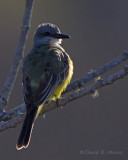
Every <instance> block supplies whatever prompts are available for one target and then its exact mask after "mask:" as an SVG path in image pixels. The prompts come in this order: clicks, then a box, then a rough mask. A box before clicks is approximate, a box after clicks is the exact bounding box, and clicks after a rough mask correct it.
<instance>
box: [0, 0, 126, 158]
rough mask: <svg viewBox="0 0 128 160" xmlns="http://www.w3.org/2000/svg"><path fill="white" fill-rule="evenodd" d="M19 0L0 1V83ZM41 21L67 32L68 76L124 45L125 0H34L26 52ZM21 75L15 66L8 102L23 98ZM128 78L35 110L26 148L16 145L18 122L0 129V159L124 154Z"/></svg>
mask: <svg viewBox="0 0 128 160" xmlns="http://www.w3.org/2000/svg"><path fill="white" fill-rule="evenodd" d="M24 5H25V2H24V1H21V0H12V1H9V0H8V1H4V0H1V1H0V50H1V51H0V54H1V56H0V87H2V86H3V84H4V81H5V79H6V76H7V73H8V70H9V67H10V65H11V62H12V59H13V53H14V50H15V47H16V44H17V40H18V37H19V30H20V25H21V19H22V15H23V11H24ZM42 22H51V23H55V24H56V25H57V26H58V27H59V28H60V29H61V31H62V32H63V33H65V34H69V35H71V37H72V38H71V39H70V40H64V42H63V44H62V45H63V47H64V48H65V50H66V51H67V52H68V53H69V54H70V56H71V58H72V60H73V61H74V68H75V70H74V76H73V80H75V79H77V78H79V77H81V76H83V75H84V74H85V73H86V72H88V71H89V70H91V69H96V68H98V67H100V66H101V65H103V64H105V63H106V62H108V61H109V60H111V59H113V58H114V57H116V56H118V55H119V54H120V53H122V52H123V51H124V50H127V49H128V1H127V0H79V1H78V0H69V1H65V0H53V1H51V0H36V2H35V5H34V9H33V16H32V21H31V28H30V32H29V36H28V41H27V46H26V49H25V54H27V53H28V52H29V50H30V49H31V48H32V45H33V42H32V39H33V33H34V31H35V29H36V27H37V25H38V24H40V23H42ZM126 63H127V62H126ZM126 63H125V64H126ZM121 66H122V67H123V65H120V66H119V67H117V68H116V69H114V70H112V71H111V72H109V74H110V73H114V72H116V71H118V70H119V69H121ZM105 75H108V74H105ZM21 79H22V75H21V71H20V73H19V75H18V78H17V81H16V84H15V87H14V90H13V93H12V95H11V99H10V103H9V107H15V106H17V105H19V104H21V103H22V102H23V100H22V99H23V98H22V86H21ZM127 83H128V77H126V78H124V79H122V80H120V81H118V82H116V83H115V84H113V85H110V86H106V87H104V88H102V89H100V91H99V93H100V96H99V97H98V98H96V99H93V98H92V97H91V95H88V96H85V97H83V98H80V99H78V100H76V101H74V102H72V103H69V104H67V105H66V107H64V108H63V109H56V110H53V111H50V112H48V113H47V114H46V118H45V119H44V118H42V117H41V116H40V117H39V118H38V120H37V121H36V123H35V126H34V130H33V134H32V139H31V143H30V145H29V147H28V148H27V149H23V150H20V151H17V150H16V148H15V144H16V142H17V138H18V136H19V132H20V129H21V125H19V126H18V127H16V128H15V129H9V130H6V131H4V132H1V133H0V159H4V160H7V159H13V160H17V159H18V160H23V159H24V160H26V159H31V160H35V159H42V160H50V159H53V160H78V159H79V160H85V159H87V160H103V159H104V160H106V159H107V160H118V159H119V160H123V159H125V160H127V159H128V153H127V151H128V150H127V149H128V116H127V115H128V87H127ZM95 151H97V154H96V152H95ZM101 151H104V153H103V154H100V153H99V152H101ZM114 151H115V152H117V151H118V154H117V153H116V154H113V153H114ZM89 152H93V153H91V154H89ZM108 152H109V153H108Z"/></svg>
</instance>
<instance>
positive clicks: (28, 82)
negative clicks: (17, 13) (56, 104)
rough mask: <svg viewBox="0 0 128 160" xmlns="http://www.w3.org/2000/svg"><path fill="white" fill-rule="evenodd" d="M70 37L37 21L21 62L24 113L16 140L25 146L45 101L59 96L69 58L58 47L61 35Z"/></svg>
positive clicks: (67, 75) (69, 73)
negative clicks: (31, 41)
mask: <svg viewBox="0 0 128 160" xmlns="http://www.w3.org/2000/svg"><path fill="white" fill-rule="evenodd" d="M68 38H70V36H69V35H66V34H62V33H61V32H60V29H59V28H58V27H57V26H56V25H55V24H51V23H42V24H40V25H39V26H38V27H37V29H36V31H35V33H34V38H33V47H32V49H31V51H30V52H29V53H28V54H27V55H26V56H25V57H24V59H23V62H22V74H23V78H22V84H23V95H24V102H25V105H26V115H25V119H24V122H23V125H22V129H21V132H20V135H19V138H18V141H17V144H16V148H17V150H20V149H22V148H27V147H28V145H29V142H30V138H31V133H32V129H33V126H34V123H35V120H36V119H37V117H38V116H39V113H40V112H41V110H42V107H43V106H44V104H45V103H46V102H50V101H55V100H57V99H59V98H61V93H62V92H63V91H64V90H65V89H66V87H67V85H68V84H69V83H70V81H71V78H72V75H73V62H72V60H71V58H70V56H69V55H68V54H67V53H66V52H65V50H64V49H63V48H62V46H61V43H62V39H68Z"/></svg>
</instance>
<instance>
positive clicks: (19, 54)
mask: <svg viewBox="0 0 128 160" xmlns="http://www.w3.org/2000/svg"><path fill="white" fill-rule="evenodd" d="M33 2H34V0H26V5H25V10H24V16H23V21H22V25H21V30H20V36H19V41H18V43H17V46H16V50H15V53H14V59H13V62H12V65H11V67H10V70H9V73H8V76H7V79H6V81H5V84H4V86H3V88H2V90H1V94H0V110H3V108H5V107H6V105H7V103H8V100H9V97H10V94H11V92H12V89H13V86H14V83H15V80H16V77H17V73H18V71H19V66H20V64H21V60H22V58H23V53H24V48H25V44H26V39H27V35H28V30H29V27H30V19H31V13H32V8H33Z"/></svg>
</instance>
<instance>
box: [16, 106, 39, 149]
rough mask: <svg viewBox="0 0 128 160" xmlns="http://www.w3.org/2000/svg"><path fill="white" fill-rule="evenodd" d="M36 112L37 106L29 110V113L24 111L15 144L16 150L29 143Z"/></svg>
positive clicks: (25, 146)
mask: <svg viewBox="0 0 128 160" xmlns="http://www.w3.org/2000/svg"><path fill="white" fill-rule="evenodd" d="M36 113H37V107H35V109H33V111H31V113H26V116H25V119H24V122H23V126H22V129H21V132H20V136H19V139H18V142H17V144H16V148H17V149H18V150H20V149H22V148H27V147H28V145H29V142H30V138H31V133H32V129H33V125H34V120H35V116H36Z"/></svg>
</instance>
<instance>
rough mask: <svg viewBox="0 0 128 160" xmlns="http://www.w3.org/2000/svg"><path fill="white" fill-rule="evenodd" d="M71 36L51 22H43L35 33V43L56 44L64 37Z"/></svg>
mask: <svg viewBox="0 0 128 160" xmlns="http://www.w3.org/2000/svg"><path fill="white" fill-rule="evenodd" d="M64 38H70V36H68V35H66V34H62V33H61V32H60V30H59V28H58V27H57V26H56V25H54V24H51V23H42V24H40V25H39V26H38V27H37V30H36V32H35V35H34V45H38V44H42V45H46V44H49V45H51V46H54V45H56V44H61V42H62V39H64Z"/></svg>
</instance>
